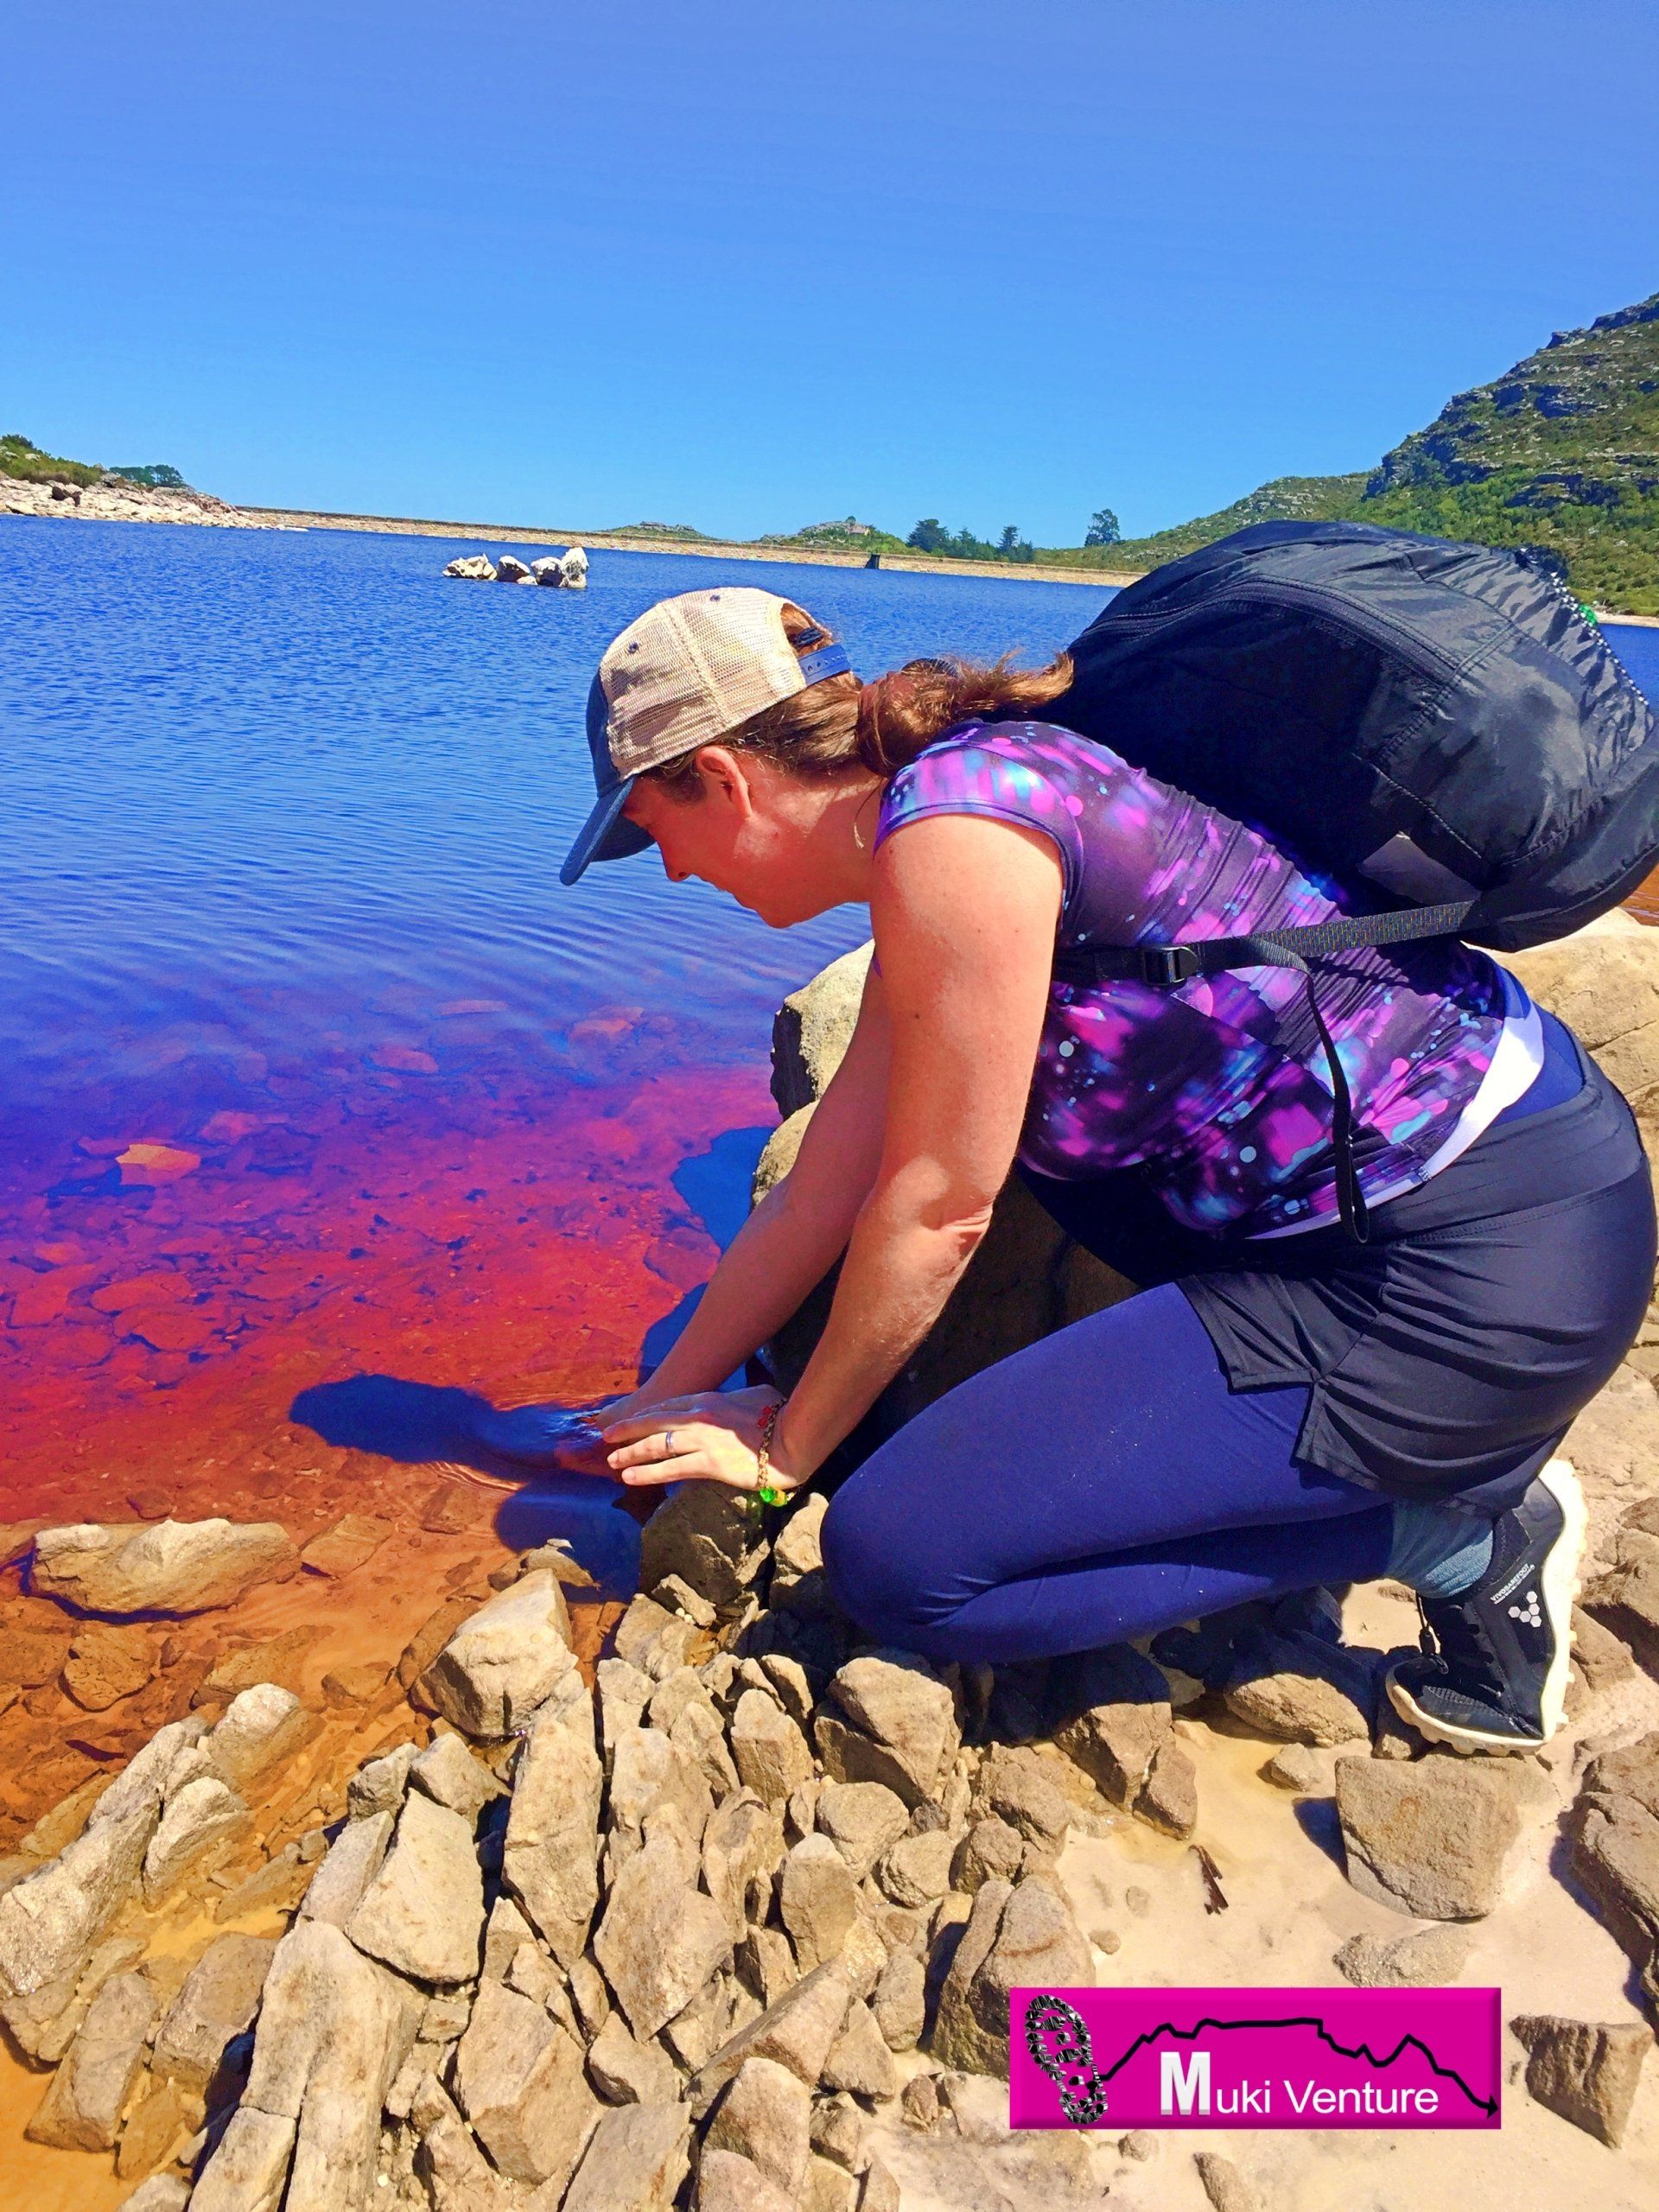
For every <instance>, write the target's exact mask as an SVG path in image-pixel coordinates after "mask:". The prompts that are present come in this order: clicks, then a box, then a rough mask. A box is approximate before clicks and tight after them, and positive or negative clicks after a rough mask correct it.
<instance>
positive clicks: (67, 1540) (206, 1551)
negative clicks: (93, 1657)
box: [29, 1521, 300, 1614]
mask: <svg viewBox="0 0 1659 2212" xmlns="http://www.w3.org/2000/svg"><path fill="white" fill-rule="evenodd" d="M299 1563H300V1555H299V1553H298V1552H297V1550H296V1548H295V1546H294V1543H293V1541H292V1539H291V1538H290V1537H289V1533H288V1531H287V1529H284V1528H283V1526H282V1524H281V1522H276V1521H256V1522H234V1521H161V1522H155V1523H152V1524H150V1525H149V1526H142V1525H141V1526H138V1527H106V1526H105V1525H104V1524H103V1523H102V1522H96V1521H85V1522H75V1523H73V1524H72V1525H70V1526H67V1527H65V1528H58V1529H41V1531H40V1533H39V1535H37V1536H36V1537H35V1560H34V1565H33V1567H32V1568H31V1570H30V1576H29V1582H30V1587H31V1588H32V1589H35V1590H37V1591H39V1592H41V1594H42V1595H44V1596H46V1597H48V1598H60V1599H65V1600H67V1602H68V1603H69V1604H70V1605H78V1606H79V1607H80V1608H81V1610H82V1611H85V1612H90V1613H114V1614H124V1613H203V1612H208V1611H212V1610H213V1608H214V1607H216V1606H219V1605H232V1604H234V1603H235V1601H236V1599H238V1598H239V1597H240V1596H241V1595H242V1593H243V1592H244V1591H245V1590H248V1589H250V1588H251V1587H252V1586H253V1584H255V1583H256V1582H275V1581H281V1580H285V1579H286V1578H287V1577H288V1576H289V1575H290V1574H292V1573H295V1572H296V1569H297V1568H298V1566H299Z"/></svg>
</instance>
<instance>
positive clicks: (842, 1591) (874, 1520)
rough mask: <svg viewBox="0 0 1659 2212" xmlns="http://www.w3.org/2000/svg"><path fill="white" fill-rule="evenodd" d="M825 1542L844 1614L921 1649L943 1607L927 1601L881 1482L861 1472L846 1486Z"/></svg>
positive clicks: (833, 1502)
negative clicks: (865, 1477)
mask: <svg viewBox="0 0 1659 2212" xmlns="http://www.w3.org/2000/svg"><path fill="white" fill-rule="evenodd" d="M820 1541H821V1544H822V1546H823V1572H824V1578H825V1580H827V1582H828V1583H829V1594H830V1595H831V1597H832V1598H833V1599H835V1601H836V1605H839V1606H840V1608H841V1610H842V1612H844V1613H848V1614H849V1615H850V1616H851V1617H852V1618H853V1619H854V1620H855V1621H856V1622H857V1623H858V1624H859V1625H860V1627H861V1628H862V1629H863V1630H865V1631H866V1632H867V1633H868V1635H870V1636H873V1637H877V1638H879V1639H880V1641H881V1642H882V1643H896V1644H908V1646H909V1648H910V1649H920V1646H919V1645H918V1643H916V1642H915V1641H914V1639H915V1638H916V1637H918V1635H920V1634H922V1633H924V1632H925V1630H928V1629H929V1628H931V1627H933V1626H936V1625H937V1624H938V1620H939V1618H941V1609H940V1608H939V1607H938V1605H928V1603H927V1599H926V1594H925V1589H924V1586H923V1581H922V1580H921V1578H920V1576H919V1575H918V1572H917V1563H916V1561H915V1560H914V1558H913V1557H912V1554H910V1552H909V1550H908V1548H907V1547H906V1544H905V1542H904V1541H903V1538H902V1535H901V1534H900V1532H899V1530H898V1529H895V1527H894V1526H893V1519H892V1516H891V1514H890V1513H889V1512H887V1511H886V1510H883V1501H882V1499H881V1494H880V1485H879V1484H866V1483H864V1482H862V1481H861V1479H860V1477H859V1476H856V1475H855V1477H854V1478H852V1480H851V1481H849V1482H848V1483H846V1484H843V1485H842V1488H841V1489H840V1490H839V1491H837V1492H836V1495H835V1497H833V1498H831V1499H830V1501H829V1510H828V1511H827V1512H826V1513H825V1515H824V1516H823V1529H822V1532H821V1535H820ZM944 1610H945V1611H949V1610H950V1609H949V1608H946V1609H944Z"/></svg>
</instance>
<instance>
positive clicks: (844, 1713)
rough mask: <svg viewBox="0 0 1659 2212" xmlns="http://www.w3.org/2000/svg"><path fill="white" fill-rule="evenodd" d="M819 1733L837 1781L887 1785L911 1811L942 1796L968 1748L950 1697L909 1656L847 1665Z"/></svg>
mask: <svg viewBox="0 0 1659 2212" xmlns="http://www.w3.org/2000/svg"><path fill="white" fill-rule="evenodd" d="M813 1733H814V1736H815V1738H816V1740H817V1747H818V1753H819V1756H820V1758H822V1759H823V1765H824V1768H825V1770H826V1771H827V1772H828V1773H829V1775H831V1776H832V1777H834V1779H835V1780H836V1781H837V1782H880V1783H885V1784H886V1785H887V1788H888V1789H891V1790H893V1792H894V1794H895V1795H896V1796H899V1798H901V1799H902V1800H903V1802H905V1804H906V1805H907V1806H915V1805H918V1804H919V1803H920V1802H922V1801H923V1799H924V1798H929V1797H934V1796H938V1792H939V1790H940V1789H941V1788H942V1787H943V1784H944V1779H945V1777H946V1775H947V1774H948V1773H949V1772H950V1768H951V1766H952V1764H953V1763H954V1762H955V1759H956V1756H957V1751H958V1750H959V1748H960V1746H961V1742H962V1738H961V1733H960V1731H959V1730H958V1728H957V1714H956V1704H955V1700H954V1699H953V1698H952V1696H951V1694H950V1689H949V1688H948V1687H947V1686H946V1685H945V1684H944V1682H942V1681H940V1680H939V1678H938V1675H936V1674H935V1673H934V1672H933V1669H931V1666H930V1665H929V1664H928V1662H926V1661H925V1659H921V1658H918V1656H916V1655H915V1654H913V1653H910V1652H901V1653H897V1652H887V1653H880V1652H871V1653H868V1654H866V1655H864V1656H861V1657H860V1658H856V1659H849V1661H848V1662H847V1664H846V1665H845V1666H844V1667H842V1668H841V1669H840V1670H839V1671H838V1672H837V1673H836V1675H834V1677H833V1678H832V1679H831V1681H830V1683H829V1692H828V1698H827V1701H826V1704H825V1706H824V1707H821V1708H820V1710H819V1713H818V1715H817V1721H816V1722H815V1724H814V1729H813Z"/></svg>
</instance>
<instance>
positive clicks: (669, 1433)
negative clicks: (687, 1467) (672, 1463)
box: [663, 1428, 674, 1459]
mask: <svg viewBox="0 0 1659 2212" xmlns="http://www.w3.org/2000/svg"><path fill="white" fill-rule="evenodd" d="M673 1456H674V1432H673V1430H672V1429H671V1428H665V1429H664V1431H663V1457H664V1459H672V1458H673Z"/></svg>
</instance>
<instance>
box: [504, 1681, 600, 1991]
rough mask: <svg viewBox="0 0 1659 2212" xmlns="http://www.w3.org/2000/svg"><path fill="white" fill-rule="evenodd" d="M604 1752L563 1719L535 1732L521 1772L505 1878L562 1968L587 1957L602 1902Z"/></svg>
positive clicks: (511, 1819) (516, 1786) (515, 1791)
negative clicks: (600, 1860)
mask: <svg viewBox="0 0 1659 2212" xmlns="http://www.w3.org/2000/svg"><path fill="white" fill-rule="evenodd" d="M603 1786H604V1775H603V1770H602V1769H601V1765H600V1760H599V1754H598V1752H597V1751H595V1750H594V1747H593V1745H592V1743H591V1742H588V1743H583V1742H582V1740H581V1738H580V1737H579V1736H578V1735H577V1734H575V1733H574V1732H572V1731H571V1730H569V1729H568V1728H565V1727H563V1726H560V1725H559V1724H558V1723H557V1721H556V1719H552V1720H538V1721H537V1724H536V1726H534V1727H533V1728H532V1729H531V1734H530V1739H529V1741H528V1743H527V1744H526V1745H525V1747H524V1757H523V1758H522V1759H521V1761H520V1763H519V1766H518V1773H517V1775H516V1776H515V1777H514V1787H513V1793H512V1807H511V1808H510V1810H509V1812H508V1815H507V1832H506V1844H505V1851H504V1853H503V1856H502V1862H501V1876H502V1879H503V1881H504V1882H505V1885H506V1886H507V1888H508V1889H509V1890H510V1891H512V1894H513V1895H514V1896H515V1897H517V1898H518V1901H519V1903H520V1904H522V1905H523V1906H524V1910H525V1912H526V1913H528V1915H529V1916H530V1918H531V1921H532V1922H533V1923H535V1925H536V1927H537V1929H539V1930H540V1932H541V1934H542V1936H543V1938H544V1939H545V1941H546V1942H547V1945H548V1948H550V1950H551V1952H552V1953H553V1955H554V1957H555V1958H556V1959H557V1960H558V1961H559V1963H560V1965H561V1966H563V1967H570V1966H572V1965H574V1963H575V1961H576V1960H577V1959H578V1958H579V1957H580V1956H581V1955H582V1950H583V1949H584V1948H585V1947H586V1944H587V1942H588V1930H589V1929H590V1928H591V1926H592V1924H593V1917H594V1910H595V1909H596V1907H597V1906H598V1904H599V1876H598V1872H597V1862H598V1856H599V1807H600V1797H601V1791H602V1789H603Z"/></svg>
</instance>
